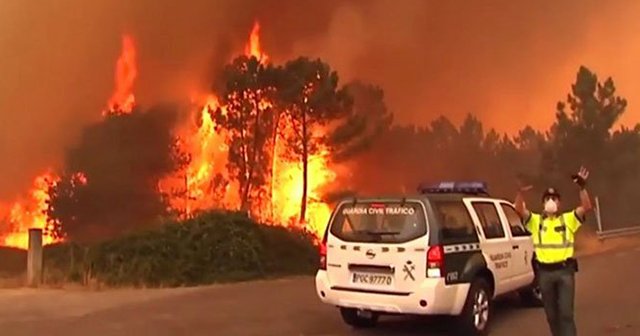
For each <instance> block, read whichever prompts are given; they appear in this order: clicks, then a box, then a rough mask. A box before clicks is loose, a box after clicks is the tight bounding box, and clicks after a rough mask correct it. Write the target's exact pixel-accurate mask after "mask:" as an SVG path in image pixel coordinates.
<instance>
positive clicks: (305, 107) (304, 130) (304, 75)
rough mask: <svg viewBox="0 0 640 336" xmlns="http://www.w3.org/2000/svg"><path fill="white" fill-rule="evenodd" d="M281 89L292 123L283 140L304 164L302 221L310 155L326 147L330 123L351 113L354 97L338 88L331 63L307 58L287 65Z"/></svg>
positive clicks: (284, 104)
mask: <svg viewBox="0 0 640 336" xmlns="http://www.w3.org/2000/svg"><path fill="white" fill-rule="evenodd" d="M278 92H279V98H280V100H281V104H282V106H283V108H284V111H286V112H285V115H284V118H285V119H286V120H287V121H288V123H287V125H288V126H289V127H288V128H289V129H286V128H284V129H282V135H283V139H284V140H285V141H286V143H287V144H288V145H289V147H290V148H291V151H292V154H294V155H296V156H297V157H298V158H299V160H300V162H301V164H302V199H301V203H300V222H301V223H302V222H304V221H305V215H306V208H307V193H308V179H309V169H308V165H309V157H310V156H311V155H315V154H318V153H320V152H322V151H324V150H326V148H327V137H326V134H327V129H328V126H329V123H331V122H332V121H335V120H338V119H339V118H341V117H342V116H344V115H346V114H348V113H349V111H350V108H351V99H350V97H349V95H348V94H347V93H346V91H345V90H344V89H343V88H339V87H338V74H337V73H336V72H335V71H332V70H331V68H330V67H329V65H328V64H326V63H324V62H322V61H321V60H319V59H317V60H310V59H308V58H304V57H300V58H298V59H295V60H293V61H289V62H287V63H286V64H285V65H284V68H283V69H282V80H281V82H280V88H279V90H278Z"/></svg>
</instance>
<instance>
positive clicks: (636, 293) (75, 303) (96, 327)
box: [0, 247, 640, 336]
mask: <svg viewBox="0 0 640 336" xmlns="http://www.w3.org/2000/svg"><path fill="white" fill-rule="evenodd" d="M639 266H640V247H638V248H635V249H625V250H622V251H613V252H607V253H605V254H601V255H596V256H591V257H584V258H582V259H581V270H580V273H579V274H578V278H577V287H578V288H577V290H578V297H577V302H576V305H577V313H576V314H577V323H578V329H579V330H578V334H579V335H640V267H639ZM447 323H448V322H447V320H446V319H436V318H423V319H418V318H402V317H388V318H383V319H382V320H381V323H380V325H379V326H378V327H377V328H376V329H374V330H366V331H362V330H351V329H350V328H349V327H347V326H346V325H345V324H343V322H342V320H341V319H340V316H339V313H338V311H337V309H335V308H333V307H330V306H326V305H323V304H321V303H319V301H318V299H317V298H316V296H315V292H314V287H313V279H312V278H308V277H305V278H294V279H283V280H276V281H262V282H250V283H242V284H234V285H219V286H210V287H199V288H182V289H168V290H109V291H101V292H88V291H80V290H77V291H74V290H24V289H20V290H16V289H10V290H0V335H2V336H17V335H29V336H32V335H47V336H49V335H50V336H57V335H60V336H76V335H78V336H79V335H83V336H84V335H95V336H111V335H135V334H140V335H158V336H163V335H224V336H227V335H247V336H250V335H274V336H286V335H318V336H319V335H447V329H446V324H447ZM491 335H522V336H524V335H536V336H538V335H548V332H547V330H546V321H545V319H544V314H543V311H542V310H541V309H531V308H529V309H526V308H522V307H520V306H519V305H518V303H517V301H516V300H510V299H506V300H503V301H501V302H499V303H498V304H497V306H496V311H495V313H494V320H493V330H492V333H491Z"/></svg>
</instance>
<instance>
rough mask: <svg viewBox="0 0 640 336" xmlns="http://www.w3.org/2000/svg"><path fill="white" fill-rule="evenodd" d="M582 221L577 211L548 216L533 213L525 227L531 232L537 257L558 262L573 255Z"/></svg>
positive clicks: (545, 261) (540, 260)
mask: <svg viewBox="0 0 640 336" xmlns="http://www.w3.org/2000/svg"><path fill="white" fill-rule="evenodd" d="M581 225H582V222H581V220H580V218H578V215H577V214H576V212H575V211H568V212H565V213H563V214H561V215H559V216H553V217H546V216H543V215H540V214H537V213H533V212H532V213H531V215H530V216H529V218H528V219H527V221H526V222H525V227H526V228H527V231H529V232H530V233H531V238H533V245H534V249H535V252H536V259H537V260H538V261H539V262H541V263H545V264H550V263H557V262H562V261H565V260H567V259H568V258H571V257H573V253H574V249H573V247H574V246H573V245H574V242H575V234H576V231H578V229H579V228H580V226H581Z"/></svg>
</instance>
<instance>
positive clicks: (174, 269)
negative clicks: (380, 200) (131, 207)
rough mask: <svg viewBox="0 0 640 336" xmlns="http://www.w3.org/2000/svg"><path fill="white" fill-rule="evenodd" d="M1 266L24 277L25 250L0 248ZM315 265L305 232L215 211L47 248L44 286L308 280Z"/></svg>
mask: <svg viewBox="0 0 640 336" xmlns="http://www.w3.org/2000/svg"><path fill="white" fill-rule="evenodd" d="M5 258H10V259H11V260H10V262H8V261H9V259H5ZM0 260H2V262H0V274H1V272H2V270H3V269H4V271H5V275H10V276H19V275H21V274H24V267H25V265H26V252H25V251H21V250H14V249H1V250H0ZM317 260H318V254H317V248H316V246H315V245H314V238H313V236H312V235H311V234H309V233H306V232H304V231H301V230H299V229H288V228H285V227H282V226H270V225H263V224H259V223H256V222H255V221H253V220H252V219H250V218H248V217H247V216H246V215H244V214H242V213H238V212H222V211H213V212H206V213H202V214H200V215H198V216H196V217H194V218H192V219H188V220H186V221H184V222H179V223H176V222H168V223H165V224H163V225H161V226H159V227H156V228H151V229H145V230H143V231H139V232H135V233H131V234H129V235H125V236H122V237H119V238H114V239H109V240H106V241H102V242H96V243H91V244H87V245H80V244H76V243H62V244H56V245H51V246H47V247H45V250H44V282H45V284H49V285H54V284H62V283H74V282H75V283H81V284H88V283H90V282H93V283H98V284H103V285H106V286H110V287H118V286H136V287H175V286H193V285H202V284H211V283H220V282H229V281H242V280H251V279H260V278H272V277H280V276H288V275H302V274H312V273H313V272H314V271H315V270H316V263H317ZM5 261H7V262H5Z"/></svg>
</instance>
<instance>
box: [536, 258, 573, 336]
mask: <svg viewBox="0 0 640 336" xmlns="http://www.w3.org/2000/svg"><path fill="white" fill-rule="evenodd" d="M538 281H539V284H540V291H541V293H542V301H543V303H544V310H545V313H546V315H547V321H548V322H549V328H550V329H551V334H552V335H553V336H575V335H576V323H575V320H574V314H573V309H574V297H575V289H576V286H575V269H573V268H571V267H566V268H562V269H556V270H545V269H538Z"/></svg>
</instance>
